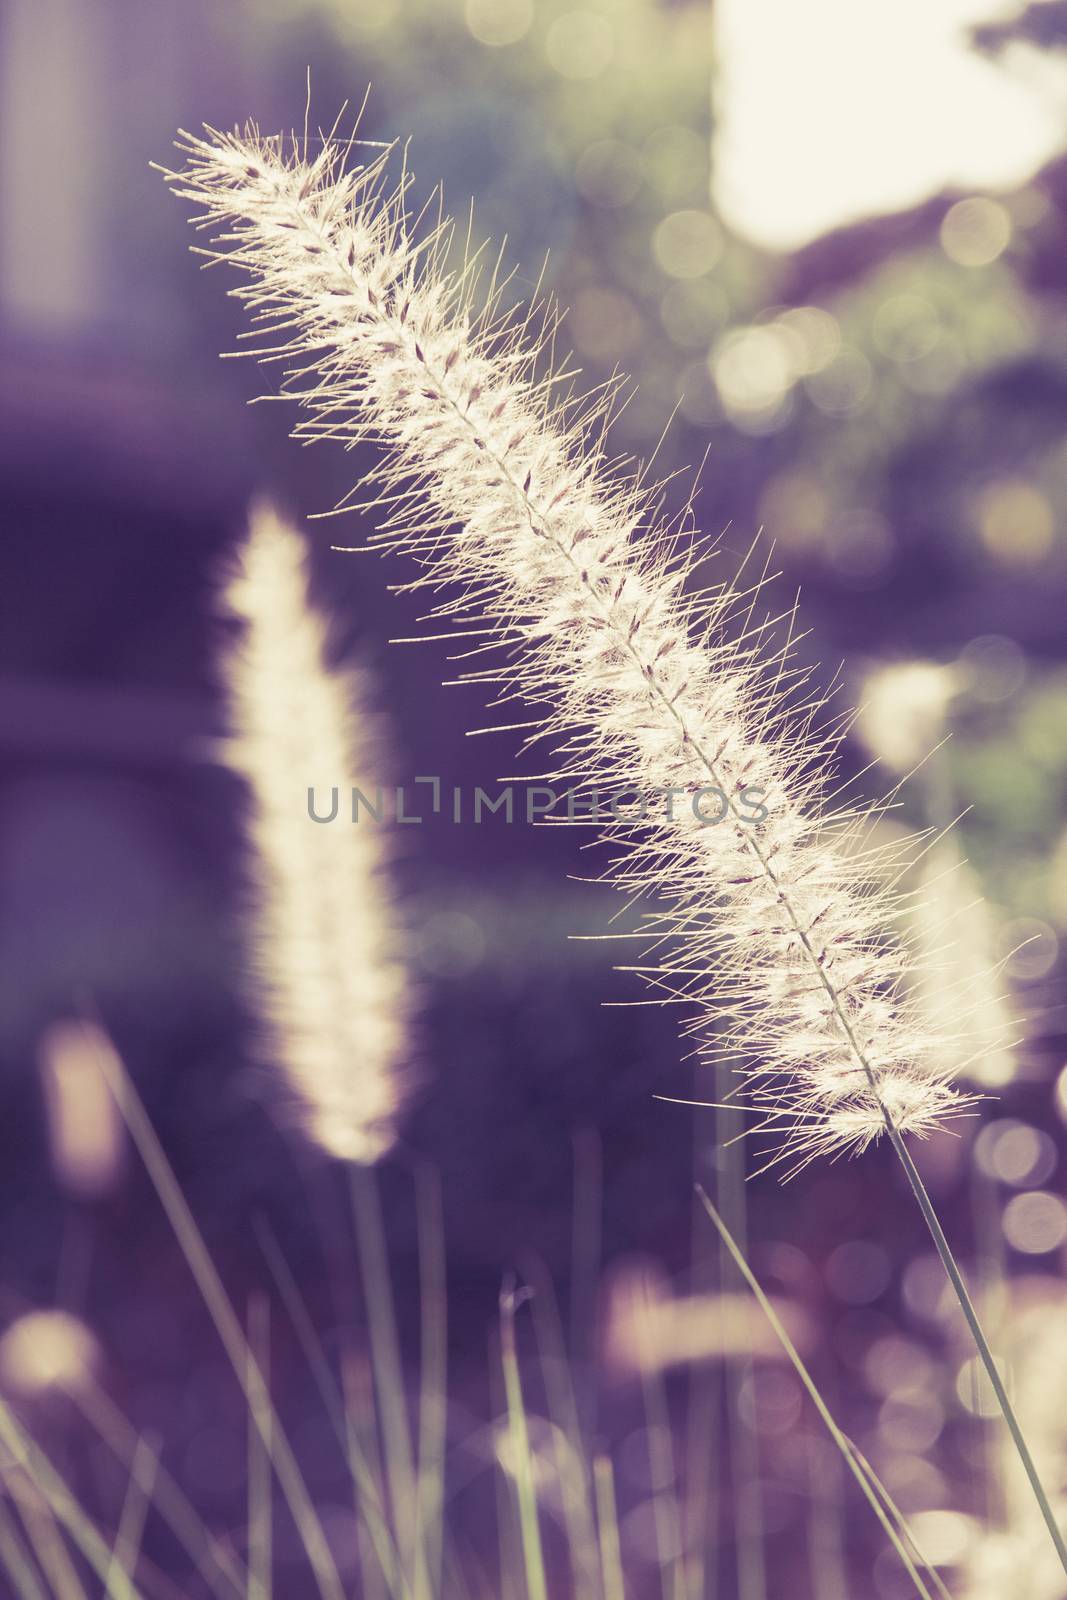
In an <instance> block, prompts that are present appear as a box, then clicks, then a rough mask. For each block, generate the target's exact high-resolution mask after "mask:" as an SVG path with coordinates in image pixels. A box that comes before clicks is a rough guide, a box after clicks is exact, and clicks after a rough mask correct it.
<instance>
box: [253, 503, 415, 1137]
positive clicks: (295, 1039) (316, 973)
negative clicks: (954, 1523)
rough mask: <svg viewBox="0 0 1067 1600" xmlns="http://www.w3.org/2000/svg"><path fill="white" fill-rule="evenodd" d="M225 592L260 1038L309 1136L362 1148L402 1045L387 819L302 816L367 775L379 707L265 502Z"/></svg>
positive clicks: (376, 1123) (396, 1100)
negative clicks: (330, 820)
mask: <svg viewBox="0 0 1067 1600" xmlns="http://www.w3.org/2000/svg"><path fill="white" fill-rule="evenodd" d="M224 601H225V605H226V607H227V609H228V611H229V612H230V613H231V614H232V615H233V616H234V617H236V618H237V619H239V621H240V622H241V623H242V624H243V627H242V629H241V634H240V637H239V638H238V639H237V641H236V642H235V643H234V644H233V646H232V647H231V648H230V649H229V651H228V652H227V654H226V656H225V661H224V680H225V688H226V695H227V700H228V706H229V719H230V738H229V740H228V741H227V743H226V747H225V750H226V761H227V764H228V765H229V766H230V767H232V768H233V770H234V771H236V772H238V773H239V774H240V775H241V776H242V777H243V778H244V779H245V780H246V782H247V785H248V791H249V816H248V824H247V830H248V838H249V843H250V846H251V856H252V861H251V877H252V893H251V896H250V899H251V904H250V906H249V909H248V915H247V918H246V936H247V941H248V947H249V950H250V954H251V962H252V967H253V975H254V980H255V986H256V994H255V1000H256V1002H257V1006H258V1010H259V1013H260V1015H261V1016H262V1018H263V1021H264V1023H265V1025H266V1027H265V1032H266V1035H267V1037H266V1039H265V1046H266V1050H267V1052H268V1053H269V1055H270V1057H271V1058H272V1059H273V1060H274V1061H276V1062H277V1063H278V1065H280V1066H281V1067H282V1068H283V1069H284V1072H285V1074H286V1077H287V1079H288V1084H289V1087H290V1089H291V1090H292V1092H293V1094H294V1096H295V1098H296V1101H297V1103H298V1107H299V1113H300V1116H301V1120H302V1122H303V1124H304V1126H305V1128H306V1130H307V1133H308V1135H309V1136H310V1138H311V1139H312V1140H313V1141H314V1142H316V1143H317V1144H319V1145H321V1146H322V1147H323V1148H325V1149H326V1150H327V1151H328V1152H329V1153H330V1154H331V1155H334V1156H337V1157H340V1158H342V1159H345V1160H352V1161H358V1162H364V1163H366V1162H372V1161H374V1160H376V1159H377V1158H378V1157H379V1156H381V1155H382V1154H383V1153H384V1152H385V1151H386V1150H387V1149H388V1148H389V1147H390V1145H391V1144H392V1143H393V1141H394V1139H395V1135H396V1125H397V1118H398V1116H399V1114H400V1111H401V1109H402V1107H403V1103H404V1099H405V1091H406V1087H407V1073H406V1066H407V1057H408V1049H409V1027H408V1024H409V1009H410V1008H409V994H408V986H407V983H406V979H405V974H404V969H403V967H402V965H401V963H400V961H399V959H398V928H397V924H396V918H395V916H394V909H393V903H392V898H391V885H390V875H389V861H388V851H387V844H386V835H385V834H384V832H383V830H382V828H380V827H378V826H376V825H374V824H372V823H365V824H364V825H362V826H354V825H341V826H328V825H325V824H319V823H316V822H314V821H312V820H311V818H310V816H309V814H308V805H307V791H308V789H309V788H310V787H311V786H317V788H318V792H319V794H320V795H321V793H322V792H323V789H324V788H325V790H326V792H327V793H328V792H329V791H330V789H331V788H332V787H334V786H335V785H337V784H338V783H339V782H341V781H344V780H346V779H351V780H352V781H354V782H356V783H357V784H359V783H360V782H362V783H363V784H364V785H368V786H369V788H370V789H373V788H374V785H375V782H376V781H377V779H378V778H379V777H380V775H381V774H380V763H381V760H382V753H383V752H382V739H381V736H380V731H379V724H378V719H377V718H376V717H375V715H374V713H373V712H372V710H371V709H370V706H369V694H368V690H367V685H366V683H365V681H364V679H363V677H362V676H361V675H360V674H359V673H357V672H356V671H355V670H353V669H352V668H348V669H347V670H345V671H339V670H337V669H335V668H334V667H332V666H331V665H330V662H329V655H328V649H327V632H328V630H327V625H326V622H325V620H324V619H323V617H322V616H321V615H320V614H319V613H318V612H317V611H316V610H315V609H314V607H313V606H312V605H311V603H310V600H309V597H308V580H307V567H306V549H305V544H304V541H303V539H302V538H301V536H300V535H299V534H298V533H296V532H295V530H294V529H293V528H291V527H290V526H289V525H288V524H287V523H285V522H283V521H282V519H281V518H280V517H279V516H278V514H277V513H276V512H275V511H273V510H272V509H271V508H270V507H269V506H266V505H259V506H257V507H256V508H255V509H254V510H253V513H252V517H251V522H250V527H249V531H248V536H247V538H246V540H245V542H244V544H243V546H242V547H241V549H240V551H239V553H238V558H237V563H236V566H235V568H234V571H233V572H232V574H231V576H230V577H229V580H228V582H227V583H226V587H225V592H224Z"/></svg>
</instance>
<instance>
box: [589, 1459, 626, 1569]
mask: <svg viewBox="0 0 1067 1600" xmlns="http://www.w3.org/2000/svg"><path fill="white" fill-rule="evenodd" d="M593 1481H594V1482H595V1484H596V1504H597V1522H598V1524H599V1527H600V1564H601V1567H602V1568H603V1577H604V1600H626V1587H625V1584H624V1583H623V1577H622V1555H621V1553H620V1550H619V1518H618V1512H617V1509H616V1506H615V1476H614V1473H613V1472H612V1470H611V1461H610V1459H609V1458H608V1457H607V1456H597V1458H596V1460H595V1461H594V1462H593Z"/></svg>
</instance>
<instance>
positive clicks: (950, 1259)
mask: <svg viewBox="0 0 1067 1600" xmlns="http://www.w3.org/2000/svg"><path fill="white" fill-rule="evenodd" d="M886 1126H887V1130H888V1133H889V1138H890V1141H891V1142H892V1145H893V1149H894V1150H895V1151H896V1153H897V1156H898V1157H899V1159H900V1164H901V1166H902V1167H903V1168H904V1172H905V1175H906V1176H907V1180H908V1182H909V1184H910V1185H911V1192H912V1194H913V1195H914V1196H915V1199H916V1201H917V1202H918V1206H919V1210H920V1211H921V1212H922V1214H923V1218H924V1220H925V1222H926V1226H927V1227H928V1228H929V1230H930V1237H931V1238H932V1239H933V1241H934V1248H935V1250H936V1251H937V1253H938V1255H939V1256H940V1257H941V1265H942V1266H943V1267H944V1269H945V1272H946V1273H947V1274H948V1280H949V1282H950V1283H951V1285H952V1287H953V1289H954V1291H955V1294H956V1299H957V1300H958V1301H959V1303H960V1309H961V1310H962V1312H963V1315H964V1317H965V1318H966V1321H967V1326H968V1328H970V1330H971V1336H972V1338H973V1339H974V1342H975V1345H976V1347H977V1349H978V1354H979V1356H980V1357H981V1361H982V1365H983V1367H984V1368H985V1370H986V1375H987V1377H988V1378H989V1382H990V1384H991V1386H992V1389H993V1393H994V1394H995V1395H996V1397H997V1404H998V1405H999V1406H1000V1409H1001V1412H1002V1413H1003V1416H1004V1421H1005V1422H1006V1423H1007V1425H1008V1432H1009V1433H1010V1434H1011V1438H1012V1443H1013V1444H1014V1446H1015V1448H1016V1450H1017V1452H1018V1455H1019V1460H1020V1461H1021V1462H1022V1464H1023V1471H1024V1472H1025V1473H1026V1476H1027V1478H1028V1479H1029V1482H1030V1487H1031V1489H1032V1490H1033V1492H1034V1498H1035V1500H1036V1501H1037V1503H1038V1505H1039V1507H1040V1508H1041V1515H1042V1516H1043V1517H1044V1519H1045V1526H1046V1527H1047V1528H1048V1531H1049V1535H1050V1537H1051V1539H1052V1543H1053V1545H1054V1546H1055V1548H1056V1554H1057V1555H1058V1556H1059V1558H1060V1563H1061V1565H1062V1566H1063V1570H1064V1572H1067V1544H1065V1543H1064V1538H1063V1534H1062V1533H1061V1531H1060V1527H1059V1524H1058V1523H1057V1521H1056V1518H1055V1516H1054V1515H1053V1511H1052V1507H1051V1505H1050V1504H1049V1500H1048V1495H1047V1494H1046V1493H1045V1489H1044V1486H1043V1484H1042V1482H1041V1479H1040V1477H1039V1476H1038V1471H1037V1468H1036V1467H1035V1465H1034V1459H1033V1457H1032V1456H1031V1454H1030V1449H1029V1446H1028V1445H1027V1443H1026V1439H1025V1437H1024V1435H1023V1430H1022V1428H1021V1427H1020V1426H1019V1419H1018V1417H1017V1416H1016V1415H1015V1408H1014V1406H1013V1405H1012V1403H1011V1400H1010V1399H1009V1397H1008V1391H1007V1388H1006V1387H1005V1384H1004V1379H1003V1378H1002V1377H1001V1375H1000V1371H999V1369H998V1367H997V1363H996V1361H995V1360H994V1358H993V1352H992V1350H990V1348H989V1341H988V1340H987V1338H986V1336H985V1331H984V1330H983V1328H982V1324H981V1322H980V1321H979V1320H978V1313H977V1311H976V1310H975V1308H974V1303H973V1301H972V1300H971V1297H970V1295H969V1293H968V1292H967V1285H966V1284H965V1283H964V1281H963V1276H962V1274H961V1273H960V1269H959V1267H958V1266H957V1265H956V1258H955V1256H954V1255H953V1254H952V1249H951V1246H950V1245H949V1242H948V1240H947V1239H946V1238H945V1233H944V1229H943V1228H942V1226H941V1224H940V1222H939V1221H938V1217H937V1212H936V1211H935V1210H934V1206H933V1201H932V1200H931V1199H930V1196H929V1195H928V1194H927V1192H926V1185H925V1184H924V1183H923V1181H922V1178H921V1177H920V1176H919V1169H918V1167H917V1166H916V1165H915V1162H914V1161H913V1160H912V1158H911V1154H910V1153H909V1151H908V1147H907V1145H906V1144H905V1143H904V1140H903V1139H902V1138H901V1136H900V1134H899V1133H898V1131H897V1130H896V1128H894V1126H893V1124H892V1123H891V1122H890V1120H889V1118H888V1117H887V1118H886Z"/></svg>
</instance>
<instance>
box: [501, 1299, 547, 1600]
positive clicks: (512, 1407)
mask: <svg viewBox="0 0 1067 1600" xmlns="http://www.w3.org/2000/svg"><path fill="white" fill-rule="evenodd" d="M518 1300H519V1297H518V1295H517V1294H516V1293H515V1291H514V1290H513V1289H505V1291H504V1292H503V1294H502V1295H501V1296H500V1362H501V1367H502V1369H503V1373H504V1393H505V1395H506V1397H507V1407H508V1430H509V1435H510V1441H511V1453H512V1463H511V1464H512V1469H513V1471H514V1473H515V1484H516V1491H517V1496H518V1502H519V1530H520V1533H521V1535H522V1560H523V1570H524V1572H525V1574H526V1592H527V1596H528V1600H548V1588H547V1586H546V1583H545V1560H544V1552H543V1551H542V1549H541V1528H540V1525H539V1523H538V1520H537V1495H536V1492H535V1489H534V1479H533V1463H532V1461H531V1459H530V1435H529V1430H528V1428H527V1426H526V1407H525V1404H524V1402H523V1398H522V1378H521V1376H520V1374H519V1356H518V1350H517V1347H516V1341H515V1312H516V1309H517V1304H518Z"/></svg>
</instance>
